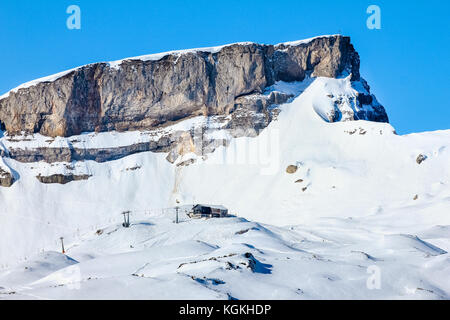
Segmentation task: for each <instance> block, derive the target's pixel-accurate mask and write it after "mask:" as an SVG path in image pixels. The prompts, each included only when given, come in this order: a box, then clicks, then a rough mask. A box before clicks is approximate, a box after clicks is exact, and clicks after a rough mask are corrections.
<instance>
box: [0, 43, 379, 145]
mask: <svg viewBox="0 0 450 320" xmlns="http://www.w3.org/2000/svg"><path fill="white" fill-rule="evenodd" d="M359 63H360V62H359V55H358V53H357V52H356V51H355V50H354V48H353V46H352V44H351V43H350V38H348V37H343V36H329V37H319V38H315V39H312V40H310V41H305V42H298V43H290V44H289V43H288V44H280V45H276V46H273V45H260V44H254V43H245V44H233V45H229V46H224V47H222V48H221V49H219V50H201V49H199V50H191V51H186V52H176V53H168V54H166V55H162V56H160V57H159V58H158V59H155V58H151V59H129V60H124V61H123V62H121V63H120V65H118V66H113V65H111V64H108V63H97V64H92V65H87V66H84V67H80V68H78V69H76V70H73V71H71V72H69V73H67V74H65V75H63V76H61V77H59V78H57V79H55V80H54V81H47V82H39V83H36V84H34V85H32V86H29V87H26V88H22V89H19V90H17V91H12V92H10V93H9V95H7V96H5V97H4V98H3V99H1V100H0V121H1V124H2V126H3V127H4V129H6V131H7V132H8V133H9V134H10V135H14V134H20V133H21V132H26V133H41V134H42V135H45V136H51V137H56V136H66V137H67V136H72V135H77V134H80V133H82V132H92V131H97V132H103V131H112V130H117V131H128V130H149V129H152V128H155V127H158V126H160V125H162V124H164V123H167V122H170V121H177V120H180V119H184V118H188V117H192V116H195V115H228V114H233V113H235V112H242V110H249V111H252V112H259V113H264V112H266V111H267V107H268V106H270V105H271V104H275V103H280V102H285V101H286V100H287V99H288V98H289V97H287V96H281V97H278V96H272V97H270V98H267V97H266V98H257V99H252V97H258V96H259V95H260V93H262V92H264V90H265V88H267V87H269V86H271V85H273V84H274V83H275V82H277V81H286V82H292V81H302V80H304V79H305V77H307V76H312V77H319V76H323V77H332V78H336V77H338V76H340V75H343V74H344V75H345V74H349V75H350V74H351V75H352V80H355V81H357V80H359V79H360V75H359ZM359 100H360V102H361V103H367V104H370V103H371V98H370V95H369V96H366V95H364V94H362V95H361V97H359ZM369 100H370V101H369ZM247 114H248V112H247ZM269 118H270V117H269ZM367 120H374V121H386V122H387V121H388V120H387V116H386V113H385V112H384V109H383V108H382V107H381V108H379V109H378V110H377V111H376V112H374V113H373V114H371V118H368V119H367ZM269 121H270V119H269ZM267 122H268V121H267V119H266V121H263V123H262V124H261V126H263V127H264V126H265V125H266V124H267ZM230 125H233V123H231V124H230Z"/></svg>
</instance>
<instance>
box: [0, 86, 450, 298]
mask: <svg viewBox="0 0 450 320" xmlns="http://www.w3.org/2000/svg"><path fill="white" fill-rule="evenodd" d="M355 85H358V84H357V83H356V84H355V83H353V84H352V83H351V82H350V80H349V78H343V79H326V78H317V79H311V80H308V82H307V83H303V84H296V85H293V86H286V84H282V83H279V84H277V85H276V86H275V88H273V89H274V90H280V91H286V90H292V91H295V92H296V93H297V94H298V95H297V97H296V98H294V99H293V100H292V102H290V103H287V104H284V105H282V106H280V110H281V112H280V114H279V115H278V117H277V120H276V121H273V122H272V123H271V124H270V125H269V126H268V127H267V128H266V129H264V130H263V131H262V132H261V133H260V134H259V135H258V136H257V137H255V138H250V137H241V138H235V139H233V138H230V137H228V138H229V139H230V140H229V143H228V146H224V147H220V148H218V149H217V150H216V151H215V152H214V153H212V154H208V155H207V156H204V157H198V156H196V155H195V154H186V155H185V157H186V158H189V157H190V158H195V159H196V162H195V163H194V164H191V165H189V166H176V165H173V164H170V163H169V162H168V161H166V159H165V157H166V154H160V153H152V152H147V153H140V154H135V155H131V156H128V157H126V158H123V159H120V160H116V161H110V162H106V163H97V162H94V161H86V162H79V163H74V164H72V165H74V167H75V169H74V170H75V171H76V172H77V173H80V174H89V175H92V177H91V178H90V179H89V180H86V181H75V182H71V183H68V184H66V185H44V184H41V183H40V182H39V181H38V180H37V179H36V175H37V174H39V173H43V174H48V173H54V172H60V171H58V170H64V165H65V164H53V165H50V164H45V163H29V164H25V163H19V162H16V161H14V160H11V159H8V158H3V163H0V165H2V166H7V167H8V168H10V169H11V171H12V172H15V173H17V174H20V180H18V181H17V182H16V183H15V184H14V185H13V186H12V187H11V188H1V189H0V204H1V211H0V234H1V235H2V236H1V239H2V240H1V242H0V299H61V298H62V299H449V298H450V255H449V253H448V252H449V251H450V130H447V131H437V132H427V133H418V134H410V135H405V136H399V135H397V134H396V133H395V129H394V128H393V127H392V126H391V125H389V124H382V123H374V122H367V121H345V120H346V119H345V115H346V112H347V111H348V112H358V111H359V110H356V109H355V108H356V106H355V105H354V104H353V103H352V99H351V98H352V97H353V98H354V97H355V95H356V90H355V89H354V86H355ZM300 93H301V94H300ZM330 97H342V101H344V102H343V105H342V106H343V107H342V108H341V109H340V110H336V106H335V105H334V103H333V100H332V99H331V98H330ZM367 111H370V110H367ZM336 112H340V113H342V117H340V121H338V122H334V123H332V122H330V121H329V119H330V116H333V115H334V114H336ZM187 121H191V123H189V124H188V123H184V124H183V122H182V123H180V124H178V125H180V126H184V127H189V126H191V125H192V123H193V122H196V121H198V119H194V120H192V119H191V120H187ZM123 135H124V136H123V138H115V137H117V136H121V137H122V134H119V133H103V134H100V135H97V136H95V138H92V139H97V142H96V143H94V142H90V141H91V139H90V138H89V135H86V136H85V137H84V138H83V139H85V140H82V141H81V142H79V143H83V144H85V145H86V146H88V147H90V146H92V147H95V146H96V145H97V144H100V145H101V144H103V143H104V144H106V145H121V143H122V142H123V141H127V143H128V142H129V141H135V140H134V139H140V138H139V137H140V136H141V135H140V134H139V133H124V134H123ZM39 139H40V140H39ZM38 140H39V141H40V142H39V141H38V142H36V143H45V142H44V141H43V140H42V139H41V138H38ZM6 143H8V142H7V141H5V140H4V139H2V144H6ZM18 143H26V142H18ZM33 143H35V142H33ZM30 146H32V144H31V145H30ZM8 147H11V145H8ZM420 155H421V158H420V159H423V161H422V162H420V161H418V159H419V156H420ZM182 160H185V159H182ZM419 162H420V163H419ZM289 166H290V170H288V171H289V172H290V173H288V172H287V170H286V169H287V168H288V167H289ZM131 169H133V170H131ZM177 200H178V201H179V202H180V203H181V204H182V205H184V207H183V208H182V210H181V216H182V219H181V223H179V224H175V223H174V219H175V218H174V210H173V209H163V208H173V207H174V206H175V204H176V201H177ZM195 203H206V204H222V205H224V206H226V207H227V208H229V209H230V211H231V213H232V214H233V217H230V218H224V219H208V220H191V219H189V218H187V217H186V216H185V214H184V212H185V210H187V208H188V207H189V205H190V204H195ZM128 210H129V211H131V220H132V221H131V222H132V226H131V227H130V228H123V227H122V226H121V219H122V216H121V213H122V212H123V211H128ZM60 237H64V238H65V244H66V255H63V254H61V253H59V252H60V251H61V250H60V242H59V238H60Z"/></svg>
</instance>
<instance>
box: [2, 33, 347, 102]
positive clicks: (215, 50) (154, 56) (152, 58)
mask: <svg viewBox="0 0 450 320" xmlns="http://www.w3.org/2000/svg"><path fill="white" fill-rule="evenodd" d="M336 36H338V35H322V36H317V37H313V38H309V39H305V40H297V41H291V42H284V43H279V44H277V45H276V46H279V45H286V46H298V45H301V44H307V43H309V42H311V41H313V40H315V39H318V38H331V37H336ZM251 44H256V42H236V43H230V44H226V45H221V46H215V47H203V48H193V49H184V50H173V51H167V52H161V53H154V54H148V55H141V56H136V57H129V58H124V59H119V60H115V61H109V62H100V63H107V64H108V65H109V66H110V67H111V68H113V69H118V68H119V67H120V65H121V64H122V63H123V62H124V61H129V60H141V61H158V60H161V59H162V58H164V57H166V56H168V55H183V54H188V53H196V52H209V53H213V54H214V53H218V52H219V51H221V50H222V49H223V48H226V47H230V46H233V45H251ZM93 64H95V63H90V64H86V65H82V66H79V67H76V68H73V69H69V70H66V71H62V72H59V73H55V74H53V75H49V76H46V77H42V78H38V79H35V80H32V81H29V82H26V83H23V84H21V85H19V86H18V87H16V88H14V89H12V90H10V91H8V92H6V93H5V94H3V95H1V96H0V100H2V99H5V98H7V97H8V96H9V94H10V93H13V92H17V91H18V90H20V89H25V88H29V87H32V86H35V85H37V84H39V83H43V82H54V81H56V80H58V79H60V78H62V77H64V76H65V75H67V74H69V73H71V72H73V71H77V70H79V69H81V68H83V67H86V66H89V65H93Z"/></svg>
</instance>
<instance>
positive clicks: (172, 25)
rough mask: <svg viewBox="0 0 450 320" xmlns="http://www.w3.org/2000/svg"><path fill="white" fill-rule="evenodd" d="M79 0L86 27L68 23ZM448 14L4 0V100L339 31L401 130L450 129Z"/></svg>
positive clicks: (323, 6)
mask: <svg viewBox="0 0 450 320" xmlns="http://www.w3.org/2000/svg"><path fill="white" fill-rule="evenodd" d="M72 4H75V5H78V6H80V8H81V19H82V26H81V30H68V29H67V27H66V20H67V18H68V16H69V15H68V14H66V9H67V7H68V6H69V5H72ZM371 4H376V5H378V6H379V7H380V8H381V18H382V29H381V30H369V29H368V28H367V27H366V20H367V17H368V15H367V14H366V9H367V7H368V6H369V5H371ZM449 15H450V1H447V0H427V1H420V0H414V1H402V0H395V1H392V0H391V1H378V0H373V1H364V0H352V1H351V0H341V1H337V0H329V1H317V0H308V1H303V0H295V1H294V0H292V1H291V0H278V1H275V0H273V1H266V0H251V1H247V0H240V1H234V0H231V1H230V0H227V1H214V0H199V1H197V0H190V1H159V0H145V1H144V0H142V1H139V0H127V1H124V0H114V1H112V0H108V1H106V0H79V1H75V0H70V1H64V0H45V1H37V0H33V1H32V0H20V1H19V0H17V1H6V0H2V1H1V3H0V32H1V39H0V43H1V49H0V70H1V71H0V94H2V93H4V92H6V91H8V90H10V89H11V88H13V87H16V86H17V85H19V84H21V83H23V82H26V81H29V80H33V79H35V78H39V77H42V76H46V75H50V74H53V73H56V72H60V71H63V70H65V69H69V68H73V67H76V66H79V65H83V64H87V63H91V62H98V61H110V60H116V59H120V58H125V57H130V56H136V55H142V54H148V53H156V52H161V51H168V50H174V49H184V48H195V47H203V46H213V45H220V44H225V43H231V42H240V41H255V42H261V43H278V42H283V41H289V40H297V39H303V38H309V37H312V36H317V35H321V34H336V33H342V34H344V35H349V36H351V37H352V41H353V44H354V45H355V47H356V49H357V50H358V52H359V53H360V55H361V62H362V64H361V72H362V75H363V77H364V78H366V80H367V81H368V82H369V84H370V85H371V87H372V91H373V92H374V93H375V94H376V96H377V97H378V100H380V102H381V103H382V104H383V105H384V106H385V107H386V108H387V111H388V114H389V116H390V118H391V123H392V124H393V125H394V127H395V128H396V129H397V131H398V132H399V133H402V134H403V133H409V132H417V131H426V130H438V129H450V105H449V104H450V103H449V101H450V90H449V89H450V77H449V75H450V63H449V60H450V59H449V51H450V37H449V34H450V27H449Z"/></svg>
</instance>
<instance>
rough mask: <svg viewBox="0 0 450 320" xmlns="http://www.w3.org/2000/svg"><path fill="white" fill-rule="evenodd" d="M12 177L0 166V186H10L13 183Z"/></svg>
mask: <svg viewBox="0 0 450 320" xmlns="http://www.w3.org/2000/svg"><path fill="white" fill-rule="evenodd" d="M14 181H15V180H14V177H13V175H12V174H11V172H7V171H5V170H3V169H2V168H0V186H2V187H8V188H9V187H11V186H12V185H13V184H14Z"/></svg>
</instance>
